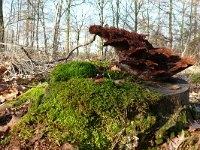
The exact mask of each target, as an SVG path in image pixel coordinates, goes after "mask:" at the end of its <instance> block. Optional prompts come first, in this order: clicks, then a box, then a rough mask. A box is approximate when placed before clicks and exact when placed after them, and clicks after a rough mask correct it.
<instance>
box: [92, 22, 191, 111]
mask: <svg viewBox="0 0 200 150" xmlns="http://www.w3.org/2000/svg"><path fill="white" fill-rule="evenodd" d="M89 32H90V33H91V34H95V35H98V36H100V37H102V38H103V39H104V40H105V42H104V46H108V45H109V46H112V47H114V48H115V51H116V53H117V55H118V56H119V60H120V63H119V66H121V67H122V68H123V69H124V70H128V71H129V72H131V73H133V74H135V75H137V76H138V77H139V78H142V79H143V80H146V82H144V83H145V84H146V85H145V86H146V87H147V88H148V89H150V90H153V91H157V92H158V93H160V94H161V95H163V96H162V98H161V102H160V103H159V104H158V106H157V107H156V109H157V110H156V111H157V112H161V113H164V114H166V113H174V112H175V111H176V110H177V108H180V107H182V106H184V105H188V104H189V84H188V83H187V82H186V81H184V80H180V79H177V78H173V77H172V76H173V75H174V74H176V73H178V72H180V71H182V70H184V69H186V68H187V67H189V66H192V65H193V64H194V61H193V60H192V59H190V58H187V57H181V56H179V55H178V54H175V53H173V52H172V51H171V50H170V49H167V48H154V47H153V46H152V44H151V43H149V41H148V40H146V39H145V37H146V35H143V34H138V33H135V32H128V31H126V30H124V29H118V28H115V27H102V26H99V25H92V26H90V28H89ZM164 80H165V81H166V82H164ZM155 81H156V82H155ZM171 81H173V82H171ZM177 87H178V88H177ZM176 88H177V89H176Z"/></svg>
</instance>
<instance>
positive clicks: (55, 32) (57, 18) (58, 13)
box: [53, 0, 63, 51]
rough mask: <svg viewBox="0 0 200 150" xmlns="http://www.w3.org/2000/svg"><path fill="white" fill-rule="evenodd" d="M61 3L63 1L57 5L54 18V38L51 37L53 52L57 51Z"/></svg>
mask: <svg viewBox="0 0 200 150" xmlns="http://www.w3.org/2000/svg"><path fill="white" fill-rule="evenodd" d="M62 3H63V1H62V0H60V1H58V3H57V8H56V17H55V26H54V37H53V49H54V51H57V50H58V39H59V38H58V37H59V31H60V19H61V12H62Z"/></svg>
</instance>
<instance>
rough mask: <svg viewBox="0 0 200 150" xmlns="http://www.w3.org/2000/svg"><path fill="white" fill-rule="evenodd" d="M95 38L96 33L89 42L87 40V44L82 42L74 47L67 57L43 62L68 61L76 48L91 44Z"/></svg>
mask: <svg viewBox="0 0 200 150" xmlns="http://www.w3.org/2000/svg"><path fill="white" fill-rule="evenodd" d="M95 39H96V35H94V37H93V38H92V39H91V40H90V41H89V42H87V43H85V44H81V45H78V46H76V47H75V48H73V49H72V50H71V51H70V52H69V54H68V55H67V57H65V58H61V59H57V60H54V61H50V62H45V63H43V64H52V63H55V62H60V61H66V62H67V60H68V59H69V57H70V56H71V55H72V54H73V52H74V51H75V50H76V49H78V48H80V47H83V46H87V45H89V44H91V43H92V42H94V41H95Z"/></svg>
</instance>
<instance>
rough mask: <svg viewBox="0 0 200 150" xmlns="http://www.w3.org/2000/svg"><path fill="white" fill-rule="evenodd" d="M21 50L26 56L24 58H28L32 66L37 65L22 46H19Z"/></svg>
mask: <svg viewBox="0 0 200 150" xmlns="http://www.w3.org/2000/svg"><path fill="white" fill-rule="evenodd" d="M21 50H22V51H23V52H24V53H25V54H26V56H27V57H28V59H30V61H31V62H32V63H33V64H35V65H38V63H37V62H36V61H34V60H33V59H32V58H31V56H30V55H29V53H28V52H27V51H26V49H25V48H24V47H23V46H21Z"/></svg>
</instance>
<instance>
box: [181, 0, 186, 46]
mask: <svg viewBox="0 0 200 150" xmlns="http://www.w3.org/2000/svg"><path fill="white" fill-rule="evenodd" d="M182 4H183V8H182V21H181V37H180V38H181V49H183V46H184V37H183V33H184V24H185V21H184V20H185V0H183V1H182Z"/></svg>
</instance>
